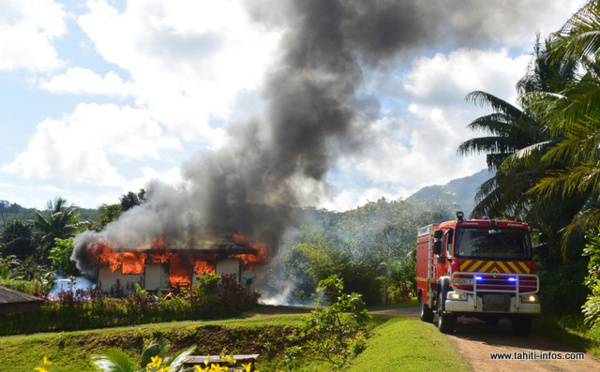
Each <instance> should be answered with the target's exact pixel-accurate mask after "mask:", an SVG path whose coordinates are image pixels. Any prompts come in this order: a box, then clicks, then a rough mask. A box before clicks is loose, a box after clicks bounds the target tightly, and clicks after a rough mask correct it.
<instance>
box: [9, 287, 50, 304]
mask: <svg viewBox="0 0 600 372" xmlns="http://www.w3.org/2000/svg"><path fill="white" fill-rule="evenodd" d="M43 301H44V300H42V299H41V298H38V297H35V296H31V295H28V294H27V293H23V292H19V291H15V290H14V289H10V288H6V287H0V306H2V305H7V304H22V303H33V302H43Z"/></svg>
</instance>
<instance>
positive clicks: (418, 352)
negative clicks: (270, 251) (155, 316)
mask: <svg viewBox="0 0 600 372" xmlns="http://www.w3.org/2000/svg"><path fill="white" fill-rule="evenodd" d="M305 317H306V316H305V315H302V314H293V315H276V316H269V317H260V316H255V317H253V318H247V319H236V320H223V321H211V322H193V321H187V322H174V323H162V324H153V325H144V326H135V327H120V328H107V329H102V330H93V331H79V332H64V333H47V334H36V335H29V336H10V337H2V338H0V355H2V358H0V371H11V372H25V371H26V372H32V371H33V369H34V368H35V367H39V366H41V365H42V360H43V357H44V356H47V357H48V358H49V359H50V360H51V361H52V362H53V364H52V366H51V367H50V368H49V371H50V372H76V371H77V372H81V371H94V370H95V369H94V366H93V364H92V361H91V356H92V355H93V354H97V353H101V352H102V351H103V350H106V349H108V348H119V349H122V350H124V351H125V352H127V353H129V354H130V355H131V356H132V357H133V358H134V359H135V358H137V357H138V356H139V353H140V350H141V347H142V345H143V340H148V339H151V338H153V337H154V336H157V335H163V336H165V337H166V338H167V339H169V340H179V341H178V342H179V346H181V347H184V346H189V345H191V344H193V343H194V342H188V343H187V344H185V340H188V339H189V338H186V337H187V336H190V337H191V336H192V335H196V336H195V337H197V335H198V333H195V332H198V329H199V328H203V329H204V328H207V327H212V328H208V329H213V330H214V332H213V333H214V335H215V337H214V338H215V339H214V340H212V342H216V343H219V342H221V343H224V344H228V345H235V342H238V341H239V340H237V338H239V335H240V333H239V332H240V329H242V328H241V327H243V329H242V332H245V333H247V334H250V335H251V337H254V338H255V340H254V341H255V342H263V343H273V347H278V348H282V347H283V346H282V344H277V342H278V341H281V340H276V339H273V340H271V339H268V337H270V336H269V335H273V333H272V332H271V333H269V332H266V331H265V330H266V329H267V328H268V327H293V326H299V325H300V324H302V322H303V320H304V319H305ZM224 329H232V330H234V331H231V332H238V333H236V334H237V336H236V337H235V339H236V340H235V342H234V340H233V339H223V338H224V337H225V335H226V334H227V333H226V332H224V331H223V330H224ZM252 330H254V331H252ZM369 332H370V335H371V337H370V338H369V341H368V342H369V344H368V347H367V349H366V350H365V351H364V352H363V353H362V354H360V355H359V356H358V357H357V358H356V359H355V360H354V361H353V362H352V364H351V365H350V367H349V368H347V370H348V371H353V372H356V371H365V370H369V371H371V370H372V371H398V370H412V371H425V370H427V371H465V370H469V367H468V365H467V364H466V362H465V361H464V360H463V359H462V358H461V357H460V356H459V355H458V354H457V353H456V351H454V349H453V348H452V347H451V346H450V344H449V343H448V342H447V341H446V339H445V338H444V337H443V335H441V334H440V333H439V332H438V331H437V329H436V328H435V326H433V325H431V324H427V323H424V322H420V321H418V320H415V319H408V318H401V317H391V316H385V315H374V316H373V321H372V324H371V329H370V331H369ZM272 337H275V336H272ZM280 337H281V336H280ZM182 340H183V341H182ZM203 340H206V337H203ZM195 342H197V343H201V342H202V341H201V340H198V339H196V341H195ZM172 343H173V341H172ZM238 343H239V342H238ZM173 344H174V343H173ZM184 344H185V345H184ZM264 346H265V345H262V347H264ZM205 347H206V346H205ZM174 349H175V348H174ZM219 351H220V350H219ZM237 351H238V350H236V348H235V346H234V347H233V348H231V349H229V350H228V352H237ZM217 352H218V351H217ZM202 354H203V353H202ZM261 354H262V355H265V353H261ZM267 359H268V360H267ZM280 360H281V359H280V357H275V358H263V359H262V360H261V359H259V363H258V365H257V367H258V368H259V369H260V370H261V371H263V372H267V371H273V370H275V369H276V368H282V366H281V364H280V363H279V361H280ZM329 370H331V367H330V366H329V365H326V364H319V363H310V362H307V363H306V365H304V366H303V368H302V369H300V371H329Z"/></svg>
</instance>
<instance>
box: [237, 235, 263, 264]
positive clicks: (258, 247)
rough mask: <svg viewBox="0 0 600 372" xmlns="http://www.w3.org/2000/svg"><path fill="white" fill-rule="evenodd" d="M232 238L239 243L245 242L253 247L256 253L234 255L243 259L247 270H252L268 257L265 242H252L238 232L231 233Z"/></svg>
mask: <svg viewBox="0 0 600 372" xmlns="http://www.w3.org/2000/svg"><path fill="white" fill-rule="evenodd" d="M233 239H234V240H235V241H237V242H238V243H241V244H246V245H248V246H249V247H250V248H252V249H254V250H255V251H256V252H257V253H256V254H239V255H236V257H239V258H240V259H242V261H244V267H245V268H247V269H248V270H254V268H255V267H256V266H257V265H258V264H260V263H263V262H265V261H267V260H268V259H269V249H268V246H267V245H266V244H263V243H259V242H253V241H252V240H251V239H250V238H248V237H247V236H244V235H240V234H237V233H236V234H233Z"/></svg>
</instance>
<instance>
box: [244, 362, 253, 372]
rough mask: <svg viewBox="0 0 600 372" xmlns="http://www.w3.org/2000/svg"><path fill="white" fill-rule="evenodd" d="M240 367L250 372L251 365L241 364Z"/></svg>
mask: <svg viewBox="0 0 600 372" xmlns="http://www.w3.org/2000/svg"><path fill="white" fill-rule="evenodd" d="M242 367H244V369H245V370H246V372H250V371H252V363H247V364H244V363H242Z"/></svg>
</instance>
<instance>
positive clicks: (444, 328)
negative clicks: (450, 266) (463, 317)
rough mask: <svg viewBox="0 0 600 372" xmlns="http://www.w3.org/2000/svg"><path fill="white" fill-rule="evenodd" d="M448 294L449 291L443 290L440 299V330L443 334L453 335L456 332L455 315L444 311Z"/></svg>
mask: <svg viewBox="0 0 600 372" xmlns="http://www.w3.org/2000/svg"><path fill="white" fill-rule="evenodd" d="M447 293H448V289H447V288H443V289H442V290H441V291H440V294H439V297H438V311H437V313H438V328H439V330H440V332H442V333H452V332H453V331H454V322H455V321H456V317H455V316H454V314H449V313H447V312H446V311H444V302H445V301H446V294H447Z"/></svg>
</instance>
